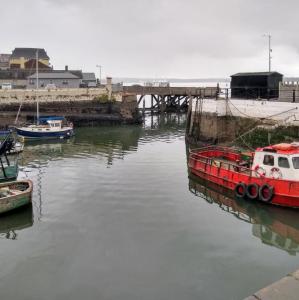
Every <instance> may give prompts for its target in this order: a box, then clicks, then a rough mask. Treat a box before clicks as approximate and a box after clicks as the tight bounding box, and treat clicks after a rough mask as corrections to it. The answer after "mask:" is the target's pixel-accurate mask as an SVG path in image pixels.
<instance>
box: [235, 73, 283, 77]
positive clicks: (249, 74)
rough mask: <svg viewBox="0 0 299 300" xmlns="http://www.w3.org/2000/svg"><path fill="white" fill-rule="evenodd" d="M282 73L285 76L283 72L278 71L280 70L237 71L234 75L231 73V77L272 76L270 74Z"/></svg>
mask: <svg viewBox="0 0 299 300" xmlns="http://www.w3.org/2000/svg"><path fill="white" fill-rule="evenodd" d="M274 74H275V75H280V76H283V75H282V74H280V73H278V72H245V73H237V74H234V75H231V77H233V76H238V77H240V76H270V75H274Z"/></svg>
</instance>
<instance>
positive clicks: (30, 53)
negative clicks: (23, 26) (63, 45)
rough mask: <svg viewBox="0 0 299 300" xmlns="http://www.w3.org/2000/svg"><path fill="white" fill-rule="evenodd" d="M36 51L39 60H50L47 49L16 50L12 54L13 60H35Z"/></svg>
mask: <svg viewBox="0 0 299 300" xmlns="http://www.w3.org/2000/svg"><path fill="white" fill-rule="evenodd" d="M36 51H38V58H39V59H50V58H49V56H48V55H47V52H46V51H45V49H41V48H15V49H14V50H13V52H12V55H11V58H19V57H25V58H27V59H35V58H36Z"/></svg>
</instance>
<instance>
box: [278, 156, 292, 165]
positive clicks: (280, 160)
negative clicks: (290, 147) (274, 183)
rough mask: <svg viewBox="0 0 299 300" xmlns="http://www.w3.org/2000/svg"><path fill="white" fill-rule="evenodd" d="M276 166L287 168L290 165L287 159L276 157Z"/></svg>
mask: <svg viewBox="0 0 299 300" xmlns="http://www.w3.org/2000/svg"><path fill="white" fill-rule="evenodd" d="M278 166H279V167H281V168H289V167H290V164H289V160H288V159H287V157H278Z"/></svg>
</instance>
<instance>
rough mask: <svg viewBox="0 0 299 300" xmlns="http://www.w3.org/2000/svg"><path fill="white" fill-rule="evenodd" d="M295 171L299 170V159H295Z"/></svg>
mask: <svg viewBox="0 0 299 300" xmlns="http://www.w3.org/2000/svg"><path fill="white" fill-rule="evenodd" d="M293 165H294V169H299V157H293Z"/></svg>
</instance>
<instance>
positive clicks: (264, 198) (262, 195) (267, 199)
mask: <svg viewBox="0 0 299 300" xmlns="http://www.w3.org/2000/svg"><path fill="white" fill-rule="evenodd" d="M266 190H268V193H267V195H265V191H266ZM273 196H274V187H273V186H271V185H269V184H267V183H266V184H263V185H262V186H261V187H260V189H259V199H260V200H261V201H263V202H271V200H272V198H273Z"/></svg>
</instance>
